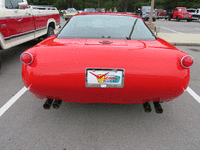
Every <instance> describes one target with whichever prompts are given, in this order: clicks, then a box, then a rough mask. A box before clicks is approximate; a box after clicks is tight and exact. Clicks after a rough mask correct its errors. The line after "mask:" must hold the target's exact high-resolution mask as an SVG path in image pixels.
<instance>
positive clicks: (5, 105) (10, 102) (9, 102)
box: [0, 86, 28, 117]
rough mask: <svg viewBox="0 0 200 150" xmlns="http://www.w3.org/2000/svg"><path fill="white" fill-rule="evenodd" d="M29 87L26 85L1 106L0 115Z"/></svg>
mask: <svg viewBox="0 0 200 150" xmlns="http://www.w3.org/2000/svg"><path fill="white" fill-rule="evenodd" d="M27 90H28V89H27V88H26V87H25V86H24V87H23V88H22V89H21V90H20V91H19V92H18V93H17V94H15V95H14V96H13V97H12V98H11V99H10V100H9V101H8V102H7V103H6V104H4V105H3V106H2V107H1V108H0V117H1V116H2V115H3V114H4V113H5V112H6V110H8V109H9V108H10V107H11V106H12V104H14V103H15V102H16V101H17V100H18V99H19V98H20V97H21V96H22V95H23V94H24V93H25V92H26V91H27Z"/></svg>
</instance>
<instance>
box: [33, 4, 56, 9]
mask: <svg viewBox="0 0 200 150" xmlns="http://www.w3.org/2000/svg"><path fill="white" fill-rule="evenodd" d="M29 8H30V9H38V10H57V8H56V7H52V6H48V5H47V6H46V5H29Z"/></svg>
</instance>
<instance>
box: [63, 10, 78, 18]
mask: <svg viewBox="0 0 200 150" xmlns="http://www.w3.org/2000/svg"><path fill="white" fill-rule="evenodd" d="M76 14H78V11H77V10H76V9H75V8H68V9H67V10H65V11H64V13H63V19H65V20H67V19H69V18H70V17H71V16H73V15H76Z"/></svg>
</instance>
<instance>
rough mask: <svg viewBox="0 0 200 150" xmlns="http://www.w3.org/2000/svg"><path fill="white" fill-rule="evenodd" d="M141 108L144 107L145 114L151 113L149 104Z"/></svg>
mask: <svg viewBox="0 0 200 150" xmlns="http://www.w3.org/2000/svg"><path fill="white" fill-rule="evenodd" d="M143 107H144V111H145V112H146V113H150V112H151V105H150V104H149V102H146V103H144V104H143Z"/></svg>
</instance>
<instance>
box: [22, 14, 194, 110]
mask: <svg viewBox="0 0 200 150" xmlns="http://www.w3.org/2000/svg"><path fill="white" fill-rule="evenodd" d="M21 61H22V63H23V66H22V78H23V81H24V84H25V86H26V87H27V88H28V89H29V91H30V92H32V93H33V94H34V95H35V96H36V97H38V98H41V99H44V98H47V101H46V102H45V104H44V108H45V109H49V108H50V107H51V105H52V103H53V107H54V108H58V107H59V106H60V104H61V102H62V101H63V102H76V103H128V104H129V103H142V104H143V106H144V109H145V111H146V112H150V111H151V106H150V104H149V102H153V104H154V107H155V110H156V112H157V113H162V112H163V110H162V107H161V105H160V102H163V101H166V102H168V101H171V100H173V99H174V98H176V97H178V96H180V95H181V94H182V93H183V92H184V90H185V89H186V88H187V86H188V83H189V80H190V69H189V67H190V66H191V65H192V64H193V59H192V57H191V56H189V55H188V54H186V53H184V52H182V51H180V50H178V49H177V48H176V47H174V46H172V45H170V44H169V43H167V42H166V41H164V40H162V39H160V38H157V37H155V36H154V34H153V33H152V32H151V31H150V30H149V28H148V27H147V26H146V24H145V23H144V21H143V20H142V19H141V18H140V17H138V16H135V15H132V14H124V13H123V14H122V13H89V14H84V13H81V14H78V15H75V16H73V17H72V18H70V19H69V20H68V21H67V22H66V24H65V26H64V27H63V28H62V30H61V31H60V32H59V33H58V34H57V35H54V36H51V37H49V38H48V39H46V40H44V41H42V42H40V43H39V44H37V45H36V46H34V47H33V48H30V49H28V50H27V51H25V52H24V53H22V55H21Z"/></svg>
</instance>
